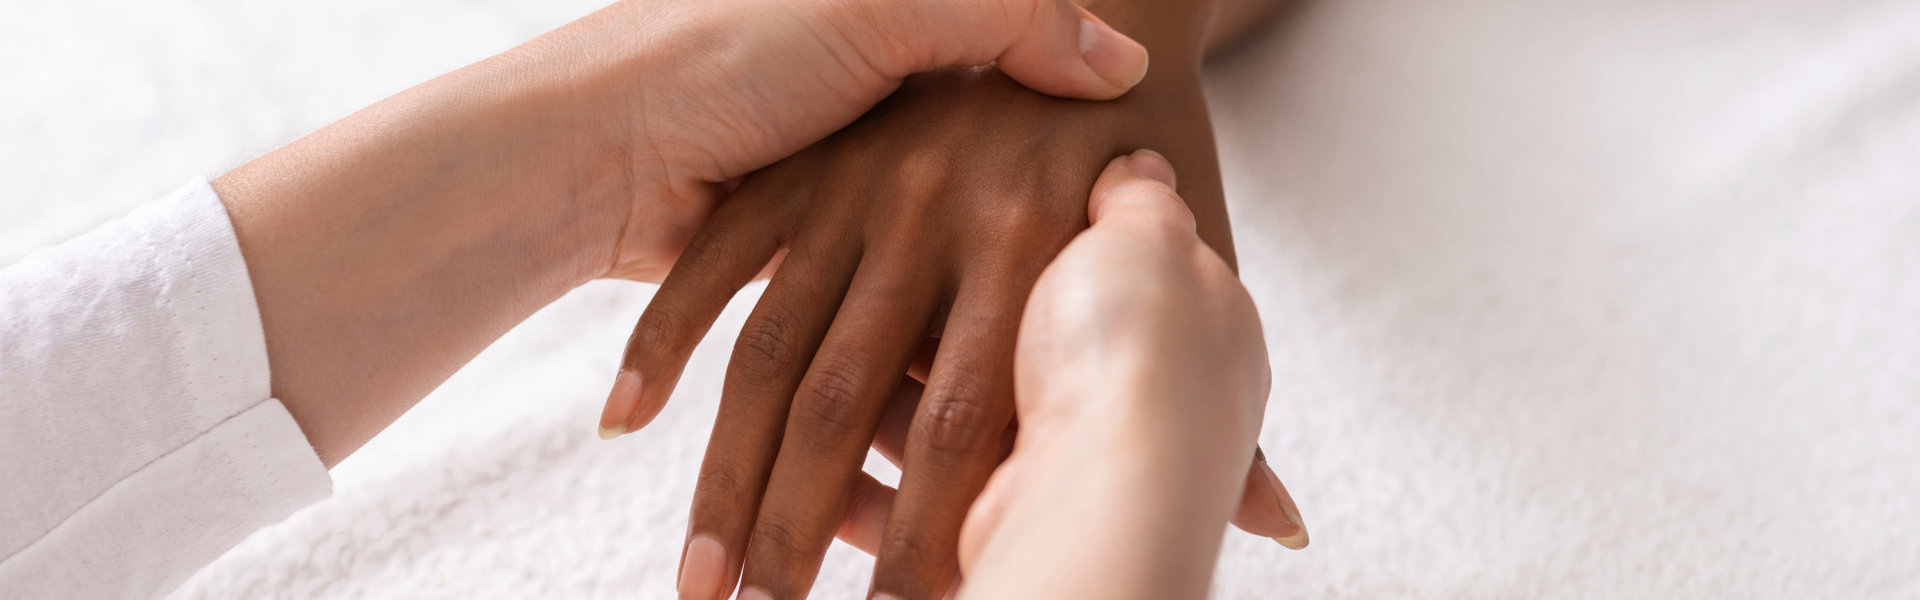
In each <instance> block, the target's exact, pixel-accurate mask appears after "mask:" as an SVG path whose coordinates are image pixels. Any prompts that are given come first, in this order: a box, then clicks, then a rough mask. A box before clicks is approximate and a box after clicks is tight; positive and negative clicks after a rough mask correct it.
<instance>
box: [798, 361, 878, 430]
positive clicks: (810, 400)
mask: <svg viewBox="0 0 1920 600" xmlns="http://www.w3.org/2000/svg"><path fill="white" fill-rule="evenodd" d="M843 364H844V363H833V362H829V363H827V364H825V365H816V367H815V368H814V370H813V371H811V372H809V373H807V378H806V381H805V382H804V383H802V384H801V388H800V394H799V397H798V398H796V399H795V400H794V410H795V412H796V413H797V415H796V418H799V419H801V420H802V423H803V424H802V427H803V428H804V429H806V430H808V431H818V432H821V433H823V434H827V435H832V434H836V433H841V432H846V431H850V430H852V429H853V428H854V427H855V425H856V424H857V423H858V422H859V419H860V414H861V412H862V411H861V408H862V407H861V398H860V396H861V394H860V391H861V390H860V387H861V386H860V384H859V378H858V376H856V375H855V373H854V370H853V369H852V368H849V367H846V366H843Z"/></svg>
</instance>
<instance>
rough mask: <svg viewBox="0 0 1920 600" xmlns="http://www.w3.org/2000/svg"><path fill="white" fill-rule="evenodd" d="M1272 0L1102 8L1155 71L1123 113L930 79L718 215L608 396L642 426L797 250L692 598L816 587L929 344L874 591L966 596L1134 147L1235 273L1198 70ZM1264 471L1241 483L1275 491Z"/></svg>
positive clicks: (746, 380)
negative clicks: (737, 297) (1019, 399)
mask: <svg viewBox="0 0 1920 600" xmlns="http://www.w3.org/2000/svg"><path fill="white" fill-rule="evenodd" d="M1271 4H1276V3H1273V2H1252V1H1247V2H1237V3H1223V4H1220V5H1214V4H1211V3H1207V2H1187V1H1172V0H1151V1H1150V0H1104V1H1095V2H1089V3H1088V4H1087V7H1088V8H1089V9H1090V10H1092V11H1093V12H1094V13H1096V14H1097V15H1099V16H1100V17H1101V18H1102V19H1103V20H1105V21H1106V22H1107V23H1109V24H1111V25H1113V26H1114V27H1115V28H1117V29H1119V30H1121V31H1123V32H1126V33H1128V34H1129V35H1131V36H1133V37H1135V39H1138V40H1139V41H1140V42H1141V43H1143V44H1145V45H1146V46H1147V47H1148V49H1149V51H1150V52H1151V53H1152V60H1153V63H1152V64H1153V66H1152V68H1151V70H1150V71H1149V72H1148V75H1147V79H1146V80H1145V81H1143V82H1142V83H1141V85H1140V86H1139V87H1137V88H1135V90H1134V91H1133V92H1131V93H1129V94H1128V95H1126V96H1124V97H1122V98H1121V99H1118V100H1115V101H1111V102H1106V103H1098V104H1096V103H1088V102H1079V101H1061V100H1057V99H1053V98H1047V97H1044V96H1040V95H1037V94H1033V93H1030V92H1027V91H1025V90H1022V89H1019V88H1018V86H1015V85H1013V84H1012V83H1011V82H1010V81H1008V80H1007V79H1006V78H1005V77H1004V76H1003V75H1000V74H999V73H997V72H996V71H994V70H992V69H967V70H954V71H948V72H943V73H935V74H928V75H921V76H916V77H913V78H910V79H909V80H908V83H907V85H905V86H904V87H903V88H902V89H901V90H900V91H899V92H897V93H896V94H895V95H894V96H893V97H891V98H889V99H888V101H886V102H885V103H883V104H882V105H881V106H880V107H877V108H876V109H875V110H874V111H872V112H871V113H869V114H868V115H867V116H866V117H864V118H863V119H862V120H861V121H859V122H857V123H855V124H854V125H852V126H850V127H849V128H847V129H846V130H843V131H842V132H840V133H838V134H835V135H834V136H832V137H830V138H828V139H827V140H825V141H823V142H821V143H820V144H816V145H815V146H813V147H812V148H809V149H808V150H807V151H804V152H802V153H801V154H799V155H796V156H795V157H793V158H790V159H788V160H787V161H784V162H782V163H780V164H778V165H775V166H773V167H770V168H767V169H764V170H762V171H759V172H757V173H755V174H753V175H751V176H749V177H747V178H746V179H745V180H744V181H743V182H742V183H741V184H740V186H739V188H738V189H737V191H735V192H734V193H732V194H731V195H730V197H728V198H727V199H726V200H724V201H723V202H722V203H721V205H720V207H719V208H718V209H717V210H716V212H715V213H714V214H713V216H712V217H711V218H710V219H709V220H708V222H707V223H706V224H705V225H704V226H703V228H702V230H701V232H700V233H699V234H697V235H696V236H695V237H694V240H693V242H692V243H691V244H690V245H689V246H688V248H687V251H686V253H685V254H684V255H682V258H681V262H680V263H679V265H677V266H676V267H675V269H674V270H673V271H672V272H671V273H670V274H669V276H668V279H667V281H666V282H665V283H664V285H663V287H662V288H661V291H660V293H659V294H658V295H657V296H656V297H655V299H654V301H653V303H652V304H651V305H650V306H649V307H648V309H647V313H646V315H645V316H643V317H642V320H641V322H640V324H639V326H638V327H636V329H635V334H634V337H633V339H632V340H631V341H630V343H629V346H628V355H627V358H626V360H625V361H624V365H625V366H624V368H623V374H622V376H621V379H622V380H623V382H626V383H624V387H625V389H621V386H616V390H615V393H614V397H612V398H610V399H609V410H608V415H607V417H606V419H604V420H603V428H608V429H612V430H613V431H614V432H615V433H618V432H623V431H626V430H630V429H632V428H634V427H638V426H640V425H642V424H644V421H645V420H646V419H647V418H650V417H651V414H653V413H654V412H657V410H658V408H659V405H660V404H661V403H663V402H664V399H665V396H666V395H668V394H670V393H671V390H672V388H673V386H674V384H675V382H676V380H677V379H678V377H679V372H680V370H681V368H683V367H684V365H685V362H686V359H687V355H688V354H689V353H690V352H691V350H692V348H693V346H694V345H695V344H697V343H698V341H699V339H700V338H701V337H702V336H703V334H704V333H705V330H706V328H707V327H708V326H710V324H711V323H712V322H713V320H714V318H715V317H717V315H718V314H719V311H720V310H721V309H722V308H723V307H724V306H725V304H726V301H727V300H728V299H729V298H730V297H731V296H732V295H733V294H734V293H735V292H736V291H737V290H738V289H739V288H740V287H741V286H743V285H744V284H746V283H747V282H748V281H750V280H751V279H752V278H753V277H754V276H755V275H756V274H758V273H761V272H763V270H764V269H765V267H766V266H767V265H768V263H769V261H770V260H775V259H776V258H777V257H784V258H778V260H779V263H778V269H777V271H776V272H775V274H774V276H773V280H772V283H771V284H770V285H769V287H768V289H767V291H766V293H765V294H764V295H763V296H762V297H761V300H760V302H759V304H758V305H757V306H756V308H755V310H754V312H753V314H752V315H751V316H750V317H749V318H748V320H747V324H746V326H745V328H744V329H743V330H742V332H741V335H740V339H739V341H738V343H737V344H736V346H735V349H734V354H733V359H732V364H731V365H730V368H729V369H728V373H727V376H726V383H725V387H724V389H723V394H722V400H721V406H720V412H719V415H718V417H717V420H716V423H715V429H714V434H713V438H712V442H711V445H710V446H709V449H708V452H707V458H706V461H705V463H704V464H703V465H702V469H701V475H700V481H699V485H698V486H697V488H696V492H695V499H694V506H693V510H692V515H691V519H690V520H691V522H690V524H689V542H688V546H687V548H688V550H687V553H688V554H687V556H686V557H685V558H684V559H683V560H684V561H685V567H684V568H683V575H682V580H681V590H682V592H683V595H682V597H683V598H703V599H705V598H719V597H723V596H724V595H725V594H726V593H727V592H729V591H731V590H732V589H733V587H734V585H735V582H736V581H737V582H738V585H739V586H740V587H741V590H742V594H743V597H747V598H760V597H762V596H755V595H751V594H765V596H764V597H770V598H798V597H802V596H804V595H805V594H806V592H807V590H808V588H810V587H811V585H812V582H813V578H814V576H815V574H816V573H817V572H818V569H819V567H820V561H821V559H822V557H823V555H824V553H825V551H826V549H827V546H828V544H829V543H830V542H831V541H832V539H833V537H834V533H835V530H836V528H837V527H838V525H839V524H840V523H842V521H843V517H845V516H846V513H847V511H848V506H849V504H850V502H851V501H852V500H853V499H854V498H855V495H854V490H856V489H858V486H859V485H860V484H861V482H862V479H861V478H862V475H861V474H860V464H861V461H862V459H863V457H864V456H865V453H866V452H867V449H868V446H869V444H870V443H872V441H873V440H874V437H875V432H876V430H877V429H878V427H879V423H880V421H881V418H882V415H883V413H884V412H885V410H884V409H885V406H886V404H887V400H888V399H889V398H890V397H892V392H893V391H894V389H895V387H896V386H897V385H898V384H899V381H900V377H901V374H902V373H903V372H905V371H907V369H908V367H909V364H910V363H911V361H912V359H913V357H914V355H915V353H916V350H917V349H919V348H920V347H921V346H922V343H923V340H925V339H926V338H928V337H935V338H939V348H940V350H939V352H938V354H937V355H936V357H935V359H934V361H933V362H932V365H931V369H930V371H929V372H928V373H927V374H926V375H925V382H926V393H925V396H924V397H923V398H922V399H921V400H920V403H919V405H918V407H917V408H916V409H915V414H914V415H913V418H912V426H911V428H910V432H909V435H908V437H907V439H906V440H905V442H904V452H903V461H904V464H903V470H902V473H903V475H902V480H901V487H900V490H899V493H898V497H897V499H896V500H895V501H894V502H893V503H892V505H891V509H890V518H888V519H887V520H886V524H885V532H884V534H883V535H882V536H881V537H880V540H879V546H878V553H877V554H878V562H877V563H876V567H875V573H874V582H873V589H872V592H873V593H874V594H888V595H892V596H895V597H899V598H906V599H913V598H938V597H941V596H943V595H944V594H945V593H946V592H947V591H948V590H949V589H951V588H952V587H953V586H954V585H956V584H957V582H958V574H959V573H958V566H957V564H958V563H957V559H956V558H955V555H956V554H955V553H956V546H957V540H958V536H959V531H960V527H961V522H962V520H963V519H964V517H965V515H966V510H967V507H968V506H969V505H970V504H971V502H972V500H973V498H974V497H975V496H977V495H978V494H979V492H980V490H981V489H982V488H983V487H984V486H985V484H986V481H987V479H988V477H989V476H990V475H991V474H992V472H993V469H994V467H995V466H996V465H997V464H998V461H999V460H1000V458H1001V457H1002V451H1003V449H1004V447H1005V442H1004V439H1003V437H1004V434H1005V433H1006V432H1007V429H1008V426H1009V424H1010V423H1011V421H1012V415H1013V412H1012V407H1013V403H1012V395H1013V376H1012V365H1013V362H1012V360H1013V348H1014V338H1015V332H1016V331H1017V329H1018V327H1019V316H1020V314H1021V309H1022V307H1023V306H1024V303H1025V300H1026V298H1027V296H1028V292H1029V291H1030V289H1031V286H1032V285H1033V282H1034V281H1035V279H1037V278H1038V276H1039V274H1040V272H1041V270H1042V269H1043V268H1044V267H1045V266H1046V265H1047V263H1048V262H1049V261H1050V260H1051V259H1052V258H1053V257H1054V256H1055V255H1056V254H1057V253H1058V252H1059V251H1060V249H1061V248H1062V247H1064V246H1065V244H1066V243H1067V241H1068V240H1070V239H1072V237H1073V236H1074V235H1075V234H1077V233H1079V232H1080V231H1082V230H1084V229H1085V228H1086V227H1087V215H1086V198H1087V195H1088V193H1089V191H1090V190H1091V188H1092V185H1093V181H1094V179H1095V178H1096V176H1097V175H1098V174H1099V172H1100V170H1101V168H1102V167H1103V166H1104V165H1105V164H1106V163H1107V161H1108V160H1109V159H1111V158H1112V157H1114V156H1117V155H1121V154H1126V153H1128V152H1131V151H1133V150H1134V149H1137V148H1153V149H1155V150H1158V151H1160V152H1162V153H1163V154H1165V155H1166V156H1167V157H1168V159H1169V160H1170V161H1171V162H1172V163H1173V165H1174V167H1175V168H1177V169H1178V170H1179V172H1180V173H1181V174H1182V176H1181V178H1180V181H1179V192H1180V194H1181V196H1183V197H1184V198H1186V200H1187V202H1188V204H1189V206H1190V208H1191V210H1192V211H1193V213H1194V215H1195V217H1196V221H1197V223H1198V230H1199V233H1200V237H1201V238H1202V239H1203V240H1204V241H1205V242H1206V243H1207V244H1208V245H1209V246H1211V247H1212V248H1213V249H1214V250H1215V251H1216V252H1218V253H1219V254H1220V255H1221V256H1222V257H1224V258H1225V259H1226V260H1227V262H1228V264H1232V262H1233V256H1234V254H1233V241H1232V233H1231V229H1230V227H1229V222H1228V218H1227V212H1226V204H1225V200H1224V196H1223V191H1222V187H1221V183H1220V176H1219V167H1218V161H1217V158H1216V156H1215V153H1214V143H1213V138H1212V132H1211V128H1210V126H1209V124H1208V120H1207V114H1206V104H1205V98H1204V95H1203V94H1202V92H1201V89H1200V82H1199V77H1200V63H1201V61H1202V59H1203V58H1204V56H1205V50H1206V49H1207V48H1209V47H1213V46H1215V45H1218V44H1219V43H1222V42H1224V40H1225V38H1224V37H1210V31H1211V30H1210V26H1211V24H1212V23H1213V22H1214V19H1215V18H1216V15H1220V14H1233V15H1242V14H1245V13H1246V12H1247V11H1248V10H1251V9H1252V8H1262V7H1264V6H1266V5H1271ZM1250 7H1251V8H1250ZM1222 9H1225V10H1226V11H1227V12H1217V11H1220V10H1222ZM1249 462H1251V461H1250V459H1249ZM1243 466H1244V465H1243ZM1259 468H1260V469H1264V467H1259ZM1263 473H1265V471H1256V473H1255V474H1254V475H1253V476H1251V477H1250V479H1257V480H1258V481H1260V482H1261V489H1270V488H1268V487H1266V485H1265V481H1266V478H1265V477H1264V476H1263ZM1249 489H1250V490H1251V489H1253V488H1251V487H1250V488H1249ZM1250 494H1251V492H1250ZM1248 505H1249V506H1252V507H1253V508H1251V509H1249V510H1243V511H1242V516H1241V517H1240V518H1238V519H1236V522H1238V523H1239V524H1240V525H1242V527H1243V528H1248V529H1249V530H1252V531H1256V532H1258V533H1261V534H1262V535H1268V536H1271V537H1275V538H1281V539H1284V540H1291V541H1293V542H1295V543H1304V531H1303V530H1301V529H1300V528H1299V527H1298V526H1297V524H1295V523H1292V522H1289V521H1288V520H1287V517H1286V516H1285V514H1284V513H1285V511H1284V510H1283V509H1281V508H1280V501H1279V500H1278V498H1277V496H1275V495H1273V494H1271V493H1269V494H1266V495H1257V494H1255V495H1250V497H1249V502H1248ZM1283 543H1289V542H1285V541H1283ZM716 553H717V555H716Z"/></svg>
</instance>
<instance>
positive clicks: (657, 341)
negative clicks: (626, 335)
mask: <svg viewBox="0 0 1920 600" xmlns="http://www.w3.org/2000/svg"><path fill="white" fill-rule="evenodd" d="M684 322H685V321H684V320H683V319H682V318H681V317H680V313H679V310H678V309H676V308H673V307H671V306H669V305H667V304H666V303H663V302H654V303H652V304H650V305H648V306H647V311H646V312H644V313H641V315H640V322H639V323H638V324H636V325H634V327H633V338H632V339H631V340H629V341H628V347H629V348H632V349H634V350H637V351H640V352H646V351H648V350H649V349H652V348H659V347H660V346H662V345H663V344H667V343H671V342H674V341H675V340H676V338H677V336H678V334H679V333H680V331H681V329H682V323H684Z"/></svg>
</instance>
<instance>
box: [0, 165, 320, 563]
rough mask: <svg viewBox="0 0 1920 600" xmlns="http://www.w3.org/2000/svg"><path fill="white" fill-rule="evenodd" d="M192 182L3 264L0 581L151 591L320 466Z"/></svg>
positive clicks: (305, 487)
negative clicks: (276, 391) (277, 384)
mask: <svg viewBox="0 0 1920 600" xmlns="http://www.w3.org/2000/svg"><path fill="white" fill-rule="evenodd" d="M267 382H268V379H267V349H266V342H265V340H264V339H263V338H262V337H261V330H260V315H259V311H258V310H257V309H256V308H255V306H254V299H253V286H252V284H251V283H249V281H248V279H247V265H246V263H245V262H244V261H243V260H241V257H240V247H239V243H238V242H237V241H236V240H235V239H234V235H233V227H232V226H231V225H230V224H229V223H228V221H227V213H226V209H225V207H223V206H222V205H221V204H220V200H219V198H217V197H216V196H215V195H214V193H213V189H212V188H211V187H209V186H208V185H207V182H206V181H204V180H197V181H194V182H193V183H190V184H188V185H187V186H186V187H184V188H181V189H180V191H178V192H175V193H174V194H172V195H169V196H167V197H165V198H163V199H160V200H158V201H155V202H153V203H150V204H147V205H145V206H142V207H141V208H139V209H138V210H136V211H134V212H133V213H132V214H130V215H128V216H127V217H126V218H124V219H121V220H118V221H115V222H112V223H108V224H107V225H105V226H103V227H101V228H100V229H98V230H96V231H94V232H92V233H89V234H87V235H85V236H82V237H80V238H77V239H75V240H72V241H69V242H67V243H65V244H62V245H59V246H55V247H52V248H48V249H46V250H43V251H40V252H37V253H35V254H33V255H31V256H28V257H26V258H25V259H24V260H21V261H19V262H18V263H16V264H13V265H11V266H9V267H7V268H6V269H5V270H0V481H3V482H6V483H5V485H0V511H3V513H4V515H5V518H4V520H0V590H3V591H4V594H0V595H4V596H6V597H8V598H150V597H159V596H162V595H165V594H166V593H167V592H170V591H172V590H173V588H174V587H175V586H177V585H178V584H179V583H180V582H181V581H184V580H185V579H186V578H187V576H189V575H192V574H193V572H194V571H197V570H198V569H199V567H200V566H201V565H203V564H205V563H207V562H208V561H211V560H213V559H214V558H217V557H219V556H220V554H221V553H223V552H226V551H227V549H228V548H231V547H233V545H234V544H236V543H238V542H239V541H240V540H241V539H244V538H245V537H246V536H247V535H248V534H250V533H252V532H253V531H254V530H255V529H258V528H259V527H261V526H264V525H268V524H271V523H274V522H277V521H279V520H281V519H283V518H285V517H286V516H287V515H289V514H292V513H293V511H294V510H296V509H298V508H300V507H302V506H305V505H307V504H310V503H312V502H313V501H314V500H318V499H320V498H322V497H325V496H326V494H327V492H328V489H329V485H330V480H329V479H328V477H327V472H326V469H325V468H323V467H322V466H321V464H320V460H319V458H318V457H317V456H315V455H314V452H313V449H312V448H311V447H310V446H308V445H307V443H306V437H305V436H303V435H302V434H301V433H300V428H299V426H298V425H296V424H295V423H294V421H293V418H292V417H291V416H289V415H288V414H287V411H286V409H285V408H284V407H282V406H281V404H280V402H279V401H277V400H274V399H272V398H269V397H268V387H267Z"/></svg>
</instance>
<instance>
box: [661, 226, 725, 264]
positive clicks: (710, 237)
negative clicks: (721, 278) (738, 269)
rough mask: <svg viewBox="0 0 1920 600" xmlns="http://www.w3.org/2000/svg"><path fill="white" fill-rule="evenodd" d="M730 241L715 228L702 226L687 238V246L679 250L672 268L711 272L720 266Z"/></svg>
mask: <svg viewBox="0 0 1920 600" xmlns="http://www.w3.org/2000/svg"><path fill="white" fill-rule="evenodd" d="M730 241H731V240H729V239H728V237H727V236H725V235H722V234H721V232H720V231H717V230H716V228H713V227H702V228H700V231H698V232H696V233H694V234H693V239H690V240H687V247H686V249H685V250H682V251H681V252H680V259H679V260H677V261H674V266H673V268H674V270H675V271H681V270H684V271H685V272H687V273H696V274H697V273H711V272H713V271H714V270H715V269H718V268H720V266H721V260H722V259H723V258H725V257H726V255H727V250H728V248H729V247H730V246H731V244H730ZM669 275H671V274H669Z"/></svg>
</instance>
